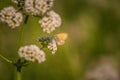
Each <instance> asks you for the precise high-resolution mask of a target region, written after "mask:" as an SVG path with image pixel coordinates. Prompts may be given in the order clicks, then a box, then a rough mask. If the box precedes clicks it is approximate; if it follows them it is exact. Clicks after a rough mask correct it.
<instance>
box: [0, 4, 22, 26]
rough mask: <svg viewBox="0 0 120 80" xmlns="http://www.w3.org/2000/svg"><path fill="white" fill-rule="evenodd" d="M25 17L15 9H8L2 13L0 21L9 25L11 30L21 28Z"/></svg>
mask: <svg viewBox="0 0 120 80" xmlns="http://www.w3.org/2000/svg"><path fill="white" fill-rule="evenodd" d="M22 20H23V16H22V14H21V13H20V12H17V11H16V10H15V8H14V7H12V6H10V7H6V8H4V9H3V10H1V12H0V21H1V22H3V23H5V24H8V26H10V27H11V28H15V27H18V26H20V24H21V23H22Z"/></svg>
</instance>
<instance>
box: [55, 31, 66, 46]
mask: <svg viewBox="0 0 120 80" xmlns="http://www.w3.org/2000/svg"><path fill="white" fill-rule="evenodd" d="M54 38H55V40H56V42H57V44H58V45H63V44H64V43H65V41H66V40H67V38H68V34H67V33H59V34H56V35H55V36H54Z"/></svg>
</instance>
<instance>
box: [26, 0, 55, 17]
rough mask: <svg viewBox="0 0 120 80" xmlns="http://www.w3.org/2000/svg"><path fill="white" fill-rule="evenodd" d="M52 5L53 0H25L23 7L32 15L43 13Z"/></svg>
mask: <svg viewBox="0 0 120 80" xmlns="http://www.w3.org/2000/svg"><path fill="white" fill-rule="evenodd" d="M52 6H53V0H25V5H24V9H25V11H26V12H27V13H29V14H32V15H44V14H45V13H46V12H47V11H49V10H50V9H51V8H52Z"/></svg>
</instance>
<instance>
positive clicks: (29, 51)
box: [18, 45, 46, 63]
mask: <svg viewBox="0 0 120 80" xmlns="http://www.w3.org/2000/svg"><path fill="white" fill-rule="evenodd" d="M18 54H19V56H20V57H21V58H24V59H25V60H27V61H32V62H34V61H36V60H37V61H38V62H39V63H41V62H44V61H45V59H46V58H45V53H44V52H43V51H42V50H40V49H39V47H37V46H36V45H28V46H23V47H21V48H20V49H19V51H18Z"/></svg>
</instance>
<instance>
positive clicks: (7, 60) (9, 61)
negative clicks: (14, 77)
mask: <svg viewBox="0 0 120 80" xmlns="http://www.w3.org/2000/svg"><path fill="white" fill-rule="evenodd" d="M0 57H1V58H2V59H4V60H5V61H6V62H8V63H11V64H12V61H11V60H9V59H7V58H6V57H4V56H2V55H1V54H0Z"/></svg>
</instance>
